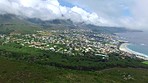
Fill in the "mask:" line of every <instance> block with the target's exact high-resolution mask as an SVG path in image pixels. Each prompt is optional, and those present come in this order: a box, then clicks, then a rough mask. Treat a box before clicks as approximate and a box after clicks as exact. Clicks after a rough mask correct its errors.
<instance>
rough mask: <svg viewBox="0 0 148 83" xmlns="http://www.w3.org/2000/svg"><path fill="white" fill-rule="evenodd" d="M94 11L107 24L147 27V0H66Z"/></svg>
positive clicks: (138, 27)
mask: <svg viewBox="0 0 148 83" xmlns="http://www.w3.org/2000/svg"><path fill="white" fill-rule="evenodd" d="M66 1H68V2H69V3H73V4H74V5H77V6H79V7H81V8H85V9H88V10H91V11H93V12H95V13H96V14H97V15H98V16H100V17H103V19H106V20H107V21H108V23H110V24H109V25H112V26H124V27H127V28H134V29H135V28H136V29H148V28H147V26H148V10H147V5H148V1H147V0H93V1H92V0H87V1H86V0H66Z"/></svg>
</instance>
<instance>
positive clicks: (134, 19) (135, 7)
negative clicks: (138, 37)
mask: <svg viewBox="0 0 148 83" xmlns="http://www.w3.org/2000/svg"><path fill="white" fill-rule="evenodd" d="M147 5H148V1H147V0H128V1H127V0H93V1H92V0H59V1H58V0H0V13H1V14H4V13H11V14H16V15H21V16H25V17H30V18H40V19H42V20H52V19H71V20H72V21H74V22H85V23H87V24H95V25H103V26H123V27H128V28H134V29H135V28H136V29H147V26H148V10H147Z"/></svg>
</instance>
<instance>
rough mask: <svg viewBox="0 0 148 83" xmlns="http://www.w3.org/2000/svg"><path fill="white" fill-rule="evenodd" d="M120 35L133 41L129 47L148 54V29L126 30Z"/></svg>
mask: <svg viewBox="0 0 148 83" xmlns="http://www.w3.org/2000/svg"><path fill="white" fill-rule="evenodd" d="M118 35H119V36H121V37H122V39H123V40H126V41H129V42H130V43H131V44H129V45H128V46H127V47H128V48H129V49H131V50H133V51H136V52H139V53H143V54H145V55H148V31H145V32H126V33H120V34H118Z"/></svg>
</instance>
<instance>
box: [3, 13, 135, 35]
mask: <svg viewBox="0 0 148 83" xmlns="http://www.w3.org/2000/svg"><path fill="white" fill-rule="evenodd" d="M51 29H60V30H63V29H90V30H92V31H94V32H100V33H119V32H126V31H134V30H129V29H126V28H124V27H109V26H95V25H91V24H85V23H74V22H72V21H71V20H70V19H54V20H45V21H44V20H41V19H38V18H26V17H21V16H17V15H13V14H3V15H0V33H11V32H19V33H33V32H35V31H37V30H51Z"/></svg>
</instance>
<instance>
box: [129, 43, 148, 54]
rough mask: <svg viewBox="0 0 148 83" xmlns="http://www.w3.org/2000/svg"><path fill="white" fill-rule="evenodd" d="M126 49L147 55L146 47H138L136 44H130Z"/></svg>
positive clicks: (147, 49) (147, 47)
mask: <svg viewBox="0 0 148 83" xmlns="http://www.w3.org/2000/svg"><path fill="white" fill-rule="evenodd" d="M127 47H128V48H129V49H131V50H133V51H136V52H139V53H143V54H145V55H148V46H145V45H138V44H130V45H128V46H127Z"/></svg>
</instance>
